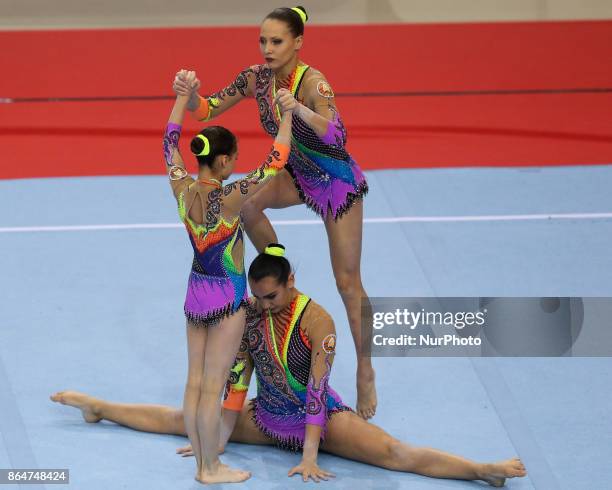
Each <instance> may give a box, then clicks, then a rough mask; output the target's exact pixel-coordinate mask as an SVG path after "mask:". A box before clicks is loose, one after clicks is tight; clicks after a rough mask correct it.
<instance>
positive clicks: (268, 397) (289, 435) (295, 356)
mask: <svg viewBox="0 0 612 490" xmlns="http://www.w3.org/2000/svg"><path fill="white" fill-rule="evenodd" d="M310 304H311V300H310V298H309V297H308V296H306V295H304V294H301V293H299V294H298V295H297V296H296V298H295V299H294V300H293V301H292V303H291V304H290V305H289V306H287V307H286V308H285V309H284V310H283V311H281V312H279V313H277V314H275V315H274V316H275V318H276V319H279V318H280V319H283V326H284V335H282V337H280V338H277V337H276V335H275V333H274V328H271V321H270V320H269V318H268V314H266V312H264V313H257V312H256V311H255V309H254V307H253V306H249V307H248V308H247V311H248V314H247V328H246V330H245V333H244V337H243V341H242V344H241V346H240V351H239V352H238V356H237V357H236V362H235V364H234V367H233V368H232V371H231V375H230V380H229V381H228V386H227V388H226V393H225V400H224V407H225V408H227V409H230V410H240V408H241V406H242V403H243V401H244V399H245V397H246V393H247V389H248V384H249V380H250V376H251V373H252V370H253V368H254V370H255V376H256V380H257V396H256V397H255V398H254V399H253V400H251V410H252V412H251V413H252V418H253V421H254V422H255V424H256V425H257V427H258V428H259V429H260V430H261V431H262V432H263V433H264V434H266V435H267V436H269V437H271V438H273V439H274V440H275V442H276V444H277V445H278V446H279V447H281V448H283V449H289V450H292V451H297V450H300V449H302V448H303V445H304V437H305V426H306V423H315V424H318V423H319V422H317V421H316V416H317V415H321V418H320V419H319V420H322V421H323V424H325V423H326V421H327V420H328V419H329V418H330V417H331V416H332V415H334V414H335V413H338V412H342V411H346V410H351V409H350V408H349V407H348V406H346V405H344V403H342V400H341V398H340V396H339V395H338V394H337V393H336V392H335V391H334V390H333V389H332V388H331V387H329V385H328V383H327V379H326V378H324V380H323V381H322V382H321V384H320V387H321V394H320V396H319V397H318V399H319V400H321V401H322V402H323V403H321V404H319V403H318V402H317V401H314V402H313V399H312V397H309V395H308V390H309V386H310V383H311V359H312V353H313V348H312V346H311V344H310V341H309V339H308V338H307V336H306V334H305V332H304V330H303V329H302V328H301V322H302V317H303V315H304V311H305V310H306V308H307V307H309V305H310ZM309 407H310V408H309ZM312 408H314V410H313V409H312ZM311 414H312V415H313V417H315V418H314V419H313V417H310V418H309V416H310V415H311ZM313 420H315V421H314V422H313ZM321 437H322V439H324V437H325V426H323V431H322V435H321Z"/></svg>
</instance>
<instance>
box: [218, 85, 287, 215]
mask: <svg viewBox="0 0 612 490" xmlns="http://www.w3.org/2000/svg"><path fill="white" fill-rule="evenodd" d="M285 91H287V90H285ZM281 93H282V92H281V91H279V94H277V97H279V96H280V95H281ZM291 121H292V113H291V111H285V112H283V115H282V118H281V122H280V124H279V127H278V134H277V135H276V139H275V140H274V144H273V145H272V150H270V153H269V155H268V158H267V159H266V161H265V162H264V163H263V164H262V165H260V166H259V168H257V169H256V170H253V171H252V172H251V173H249V174H248V175H247V176H246V177H245V178H243V179H240V180H236V181H234V182H232V183H231V184H227V185H225V186H224V187H223V195H224V198H223V205H224V206H225V207H226V208H228V209H229V210H230V211H231V212H233V213H238V212H240V208H241V207H242V204H243V203H244V201H246V200H247V199H248V198H250V197H252V196H253V195H254V194H256V193H257V192H259V191H260V190H261V189H262V188H263V187H264V186H265V185H266V184H267V183H268V182H270V179H272V177H274V176H275V175H276V174H277V173H278V172H280V171H281V170H282V169H283V167H284V166H285V164H286V163H287V159H288V158H289V152H290V151H291Z"/></svg>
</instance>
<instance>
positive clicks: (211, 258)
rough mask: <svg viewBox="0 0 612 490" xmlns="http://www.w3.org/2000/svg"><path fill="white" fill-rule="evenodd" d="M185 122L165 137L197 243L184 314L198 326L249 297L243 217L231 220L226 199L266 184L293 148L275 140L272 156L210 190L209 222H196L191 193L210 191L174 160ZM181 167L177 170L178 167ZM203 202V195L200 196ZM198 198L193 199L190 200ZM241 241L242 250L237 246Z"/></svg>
mask: <svg viewBox="0 0 612 490" xmlns="http://www.w3.org/2000/svg"><path fill="white" fill-rule="evenodd" d="M180 131H181V127H180V126H178V125H176V124H168V127H167V128H166V134H165V136H164V155H165V158H166V164H167V165H168V169H169V172H170V179H171V183H172V184H173V185H172V187H173V190H174V193H175V196H176V199H177V202H178V211H179V216H180V218H181V221H182V222H183V223H184V224H185V228H186V229H187V233H188V235H189V240H190V242H191V245H192V247H193V252H194V258H193V265H192V268H191V273H190V274H189V281H188V285H187V296H186V299H185V306H184V310H185V316H186V317H187V319H188V320H189V322H190V323H191V324H193V325H202V326H207V325H213V324H215V323H217V322H218V321H219V320H220V319H221V318H222V317H224V316H227V315H231V314H233V313H235V312H236V311H237V310H238V309H239V308H240V307H241V306H243V305H244V304H245V302H246V299H247V289H246V274H245V271H244V250H243V248H242V247H243V243H242V242H243V236H244V231H243V229H242V223H241V220H240V216H239V215H237V216H234V217H233V218H231V219H228V218H226V217H224V216H223V214H222V211H223V208H224V201H226V200H228V199H234V200H236V199H238V200H240V199H246V198H247V197H248V194H249V191H250V190H252V189H253V187H252V186H256V185H263V184H264V183H266V182H267V181H268V180H269V179H271V178H272V177H273V176H274V175H276V174H277V173H278V171H279V170H280V169H282V168H283V167H284V165H285V163H286V161H287V156H288V153H289V148H288V147H287V146H286V145H282V144H279V143H275V144H274V146H273V147H272V150H271V152H270V154H269V155H268V159H267V160H266V162H265V163H264V164H263V165H261V166H260V167H259V168H258V169H257V170H255V171H253V172H251V173H250V174H248V175H247V176H246V177H245V178H244V179H241V180H238V181H235V182H232V183H231V184H227V185H225V186H223V187H222V188H218V189H214V190H210V192H208V195H207V197H206V205H205V216H206V223H205V224H200V223H196V222H194V221H193V220H192V219H191V218H190V217H189V209H188V208H187V205H186V201H187V195H191V196H192V197H193V194H194V193H200V192H202V195H204V196H205V195H206V191H207V190H209V189H210V187H207V188H204V186H202V185H201V184H200V183H199V182H197V181H195V180H194V179H193V178H191V177H190V176H189V175H187V172H186V171H185V170H184V167H182V166H180V167H177V166H176V165H174V164H173V163H172V155H173V153H174V151H175V150H176V149H177V148H178V141H179V138H180ZM177 169H178V170H177ZM200 199H201V200H202V202H204V197H200ZM194 201H195V199H191V204H193V202H194ZM237 246H240V247H241V248H239V249H238V250H235V247H237Z"/></svg>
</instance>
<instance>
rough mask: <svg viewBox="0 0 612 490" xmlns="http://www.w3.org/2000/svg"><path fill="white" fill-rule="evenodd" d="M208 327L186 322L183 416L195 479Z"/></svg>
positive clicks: (199, 459) (199, 467)
mask: <svg viewBox="0 0 612 490" xmlns="http://www.w3.org/2000/svg"><path fill="white" fill-rule="evenodd" d="M207 335H208V329H206V328H200V327H196V326H192V325H190V324H189V322H187V350H188V358H189V367H188V372H187V383H186V385H185V396H184V398H183V417H184V421H185V430H186V432H187V435H188V436H189V441H190V442H191V445H192V447H193V449H194V452H195V457H196V467H197V468H196V479H197V478H198V477H199V475H200V473H201V471H202V452H201V444H200V434H199V432H198V426H197V412H198V405H199V403H200V397H201V392H200V390H201V385H202V374H203V373H202V371H203V366H204V354H205V349H206V340H207Z"/></svg>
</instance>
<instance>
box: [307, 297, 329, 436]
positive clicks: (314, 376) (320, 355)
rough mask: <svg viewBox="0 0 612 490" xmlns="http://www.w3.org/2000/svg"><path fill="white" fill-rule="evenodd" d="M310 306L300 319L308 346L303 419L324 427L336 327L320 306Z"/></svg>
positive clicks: (308, 422)
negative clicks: (309, 352)
mask: <svg viewBox="0 0 612 490" xmlns="http://www.w3.org/2000/svg"><path fill="white" fill-rule="evenodd" d="M313 306H315V305H312V306H311V307H310V311H307V312H306V313H305V317H304V319H303V321H304V322H305V323H306V325H307V335H308V338H309V340H310V344H311V346H312V353H311V361H310V377H309V381H308V385H307V387H306V423H307V424H311V425H318V426H320V427H323V428H324V427H325V426H326V424H327V393H328V385H329V376H330V374H331V367H332V364H333V360H334V355H335V353H336V329H335V327H334V321H333V320H332V318H331V316H330V315H329V314H328V313H327V312H326V311H325V310H324V309H323V308H322V307H321V306H319V305H316V308H313ZM306 315H308V316H306Z"/></svg>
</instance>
